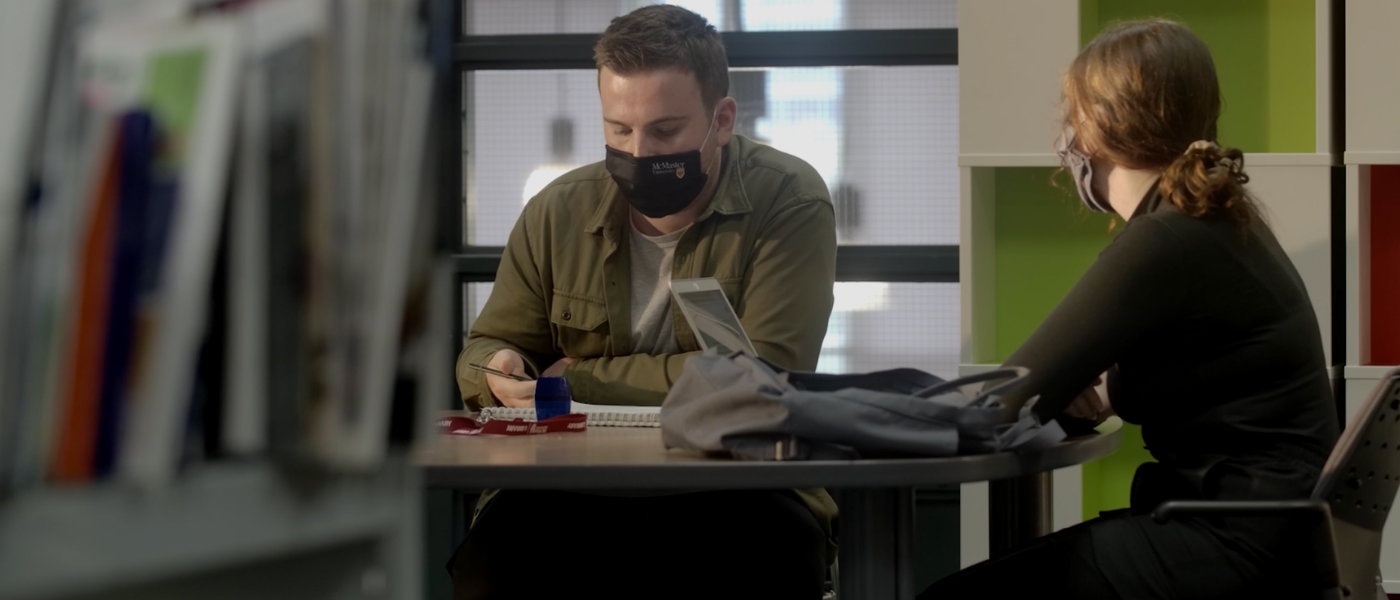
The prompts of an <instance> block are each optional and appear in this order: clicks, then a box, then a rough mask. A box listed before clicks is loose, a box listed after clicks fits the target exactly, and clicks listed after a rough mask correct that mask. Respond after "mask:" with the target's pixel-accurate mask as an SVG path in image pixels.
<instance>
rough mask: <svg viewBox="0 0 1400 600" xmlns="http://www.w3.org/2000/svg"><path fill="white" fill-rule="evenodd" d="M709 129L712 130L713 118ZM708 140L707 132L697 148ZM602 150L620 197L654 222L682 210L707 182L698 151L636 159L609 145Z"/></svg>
mask: <svg viewBox="0 0 1400 600" xmlns="http://www.w3.org/2000/svg"><path fill="white" fill-rule="evenodd" d="M710 126H711V127H710V129H711V130H713V129H714V120H713V118H712V119H711V121H710ZM709 141H710V131H706V132H705V141H703V142H700V148H701V149H703V148H704V147H705V144H706V142H709ZM605 148H607V152H608V157H607V160H606V161H605V162H604V165H605V166H606V167H607V169H608V173H610V174H611V175H612V178H613V181H614V182H616V183H617V188H618V190H619V191H621V192H622V197H624V198H626V199H627V202H628V203H630V204H631V205H632V207H633V208H635V209H637V212H639V213H642V214H643V215H646V216H648V217H651V218H653V219H659V218H661V217H666V216H670V215H674V214H676V213H678V212H680V211H683V210H685V208H686V207H687V206H690V203H691V202H694V201H695V198H696V196H699V195H700V191H701V190H703V189H705V182H707V181H709V180H710V177H709V175H707V174H706V173H705V172H704V170H702V165H701V164H700V150H691V151H689V152H677V153H675V154H663V155H660V156H647V157H645V158H637V157H635V156H632V155H631V154H629V153H627V152H623V151H621V150H617V149H615V148H613V147H611V146H605Z"/></svg>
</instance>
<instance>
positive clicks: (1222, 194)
mask: <svg viewBox="0 0 1400 600" xmlns="http://www.w3.org/2000/svg"><path fill="white" fill-rule="evenodd" d="M1063 93H1064V95H1063V101H1062V106H1061V108H1062V115H1061V116H1062V118H1063V119H1064V125H1068V126H1073V127H1074V130H1075V139H1076V145H1079V150H1080V151H1082V152H1084V153H1085V154H1088V155H1090V156H1094V157H1097V158H1100V159H1103V160H1107V161H1109V162H1111V163H1113V164H1115V165H1121V166H1124V167H1127V168H1130V169H1157V170H1161V171H1162V179H1161V183H1160V184H1159V189H1160V191H1161V193H1162V195H1163V197H1164V198H1165V199H1166V200H1168V201H1170V202H1171V203H1173V204H1175V205H1176V206H1177V207H1178V208H1180V209H1181V210H1182V212H1183V213H1185V214H1187V215H1190V216H1193V217H1202V216H1206V215H1212V214H1222V215H1228V216H1230V217H1232V218H1235V219H1237V220H1239V221H1240V222H1241V223H1248V222H1249V220H1250V219H1251V218H1252V217H1254V216H1255V214H1256V210H1255V207H1254V202H1253V200H1252V199H1251V198H1250V197H1249V195H1248V193H1246V192H1245V189H1244V184H1245V183H1248V182H1249V176H1248V175H1245V173H1244V153H1243V152H1241V151H1240V150H1239V149H1238V148H1221V147H1219V146H1218V145H1217V144H1216V143H1215V141H1216V121H1217V120H1218V119H1219V118H1220V106H1221V99H1220V83H1219V81H1218V80H1217V79H1216V75H1215V62H1214V61H1213V60H1212V59H1211V56H1210V49H1209V48H1207V47H1206V44H1205V42H1203V41H1201V39H1200V38H1199V37H1196V34H1195V33H1192V32H1191V30H1190V29H1187V28H1186V26H1185V25H1182V24H1180V23H1177V22H1175V21H1169V20H1166V19H1148V20H1140V21H1128V22H1124V23H1119V24H1117V25H1115V26H1113V27H1110V28H1109V29H1107V30H1106V31H1104V32H1103V33H1100V34H1099V35H1098V37H1095V38H1094V41H1092V42H1090V43H1089V45H1088V46H1086V47H1085V48H1084V51H1083V52H1081V53H1080V54H1079V56H1078V57H1077V58H1075V59H1074V63H1072V64H1071V65H1070V67H1069V70H1068V71H1067V72H1066V73H1065V76H1064V80H1063ZM1202 140H1204V141H1205V142H1208V143H1205V144H1196V143H1195V142H1197V141H1202Z"/></svg>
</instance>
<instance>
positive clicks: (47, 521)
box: [0, 457, 422, 600]
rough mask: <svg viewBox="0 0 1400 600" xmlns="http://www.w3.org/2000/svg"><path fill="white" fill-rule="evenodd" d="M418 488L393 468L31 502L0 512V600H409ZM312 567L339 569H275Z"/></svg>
mask: <svg viewBox="0 0 1400 600" xmlns="http://www.w3.org/2000/svg"><path fill="white" fill-rule="evenodd" d="M420 487H421V484H420V482H419V477H418V474H417V471H416V470H414V469H411V468H409V465H408V463H407V460H406V458H404V457H395V458H393V459H391V460H389V461H387V462H386V463H385V464H384V466H383V467H382V468H380V469H377V470H375V471H373V472H366V473H362V474H354V475H348V474H345V475H331V474H328V473H324V472H319V471H307V470H305V469H301V470H298V469H295V468H291V467H286V466H279V465H277V464H275V463H272V462H270V461H250V462H228V463H213V464H209V465H204V466H201V467H200V468H198V469H196V470H195V471H194V472H192V473H189V474H187V476H185V477H182V478H181V480H180V481H178V482H177V483H176V484H174V485H172V486H171V487H169V488H167V489H159V490H139V489H133V488H126V487H123V486H119V485H99V486H91V487H86V486H85V487H72V488H62V487H55V488H45V489H41V490H36V491H33V492H29V493H26V494H23V495H21V496H19V497H17V498H15V499H13V500H12V501H10V502H7V503H4V504H0V598H8V599H12V600H21V599H30V598H32V599H40V598H71V597H84V596H87V595H95V594H98V593H101V594H103V595H107V594H119V595H130V596H132V597H140V596H147V597H157V596H162V595H165V594H164V591H166V590H180V591H182V592H186V593H198V594H199V597H238V596H240V595H242V596H243V597H253V596H254V595H255V594H254V593H255V592H256V596H257V597H262V598H278V597H281V598H296V597H302V596H301V595H300V594H301V593H302V591H304V590H306V589H307V588H308V587H309V586H310V587H322V586H324V587H325V588H328V589H329V588H335V587H336V586H333V585H331V584H332V583H333V582H336V581H340V580H346V581H358V582H359V583H360V584H359V585H348V586H339V590H338V591H337V592H336V593H334V594H329V595H327V594H326V592H325V591H322V592H320V593H319V594H317V595H316V596H315V597H324V598H332V597H334V598H346V599H349V598H415V597H420V596H421V594H420V593H419V591H418V586H419V582H420V579H419V578H420V576H421V574H422V571H421V567H420V565H419V562H420V561H419V560H418V556H419V553H420V548H419V546H420V543H419V537H418V536H419V527H420V526H421V522H420V519H421V517H420V516H419V514H418V511H419V510H420V505H421V501H420ZM320 556H334V557H336V558H337V561H339V562H341V563H342V565H343V566H341V567H339V568H330V567H323V568H321V569H316V570H311V571H307V572H305V573H297V572H288V569H285V568H284V566H285V565H284V562H285V561H298V562H311V561H314V560H315V559H316V558H318V557H320ZM269 559H276V560H269ZM233 569H240V570H241V572H240V573H239V577H236V578H231V579H232V580H228V579H230V578H223V580H221V578H220V577H219V575H220V574H221V573H224V572H228V571H230V570H233Z"/></svg>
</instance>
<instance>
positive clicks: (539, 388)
mask: <svg viewBox="0 0 1400 600" xmlns="http://www.w3.org/2000/svg"><path fill="white" fill-rule="evenodd" d="M572 401H573V398H572V396H570V394H569V382H568V380H566V379H564V378H563V377H541V378H539V380H537V381H536V382H535V420H536V421H543V420H545V419H552V418H554V417H557V416H560V415H567V414H569V410H570V408H571V406H570V405H571V403H572Z"/></svg>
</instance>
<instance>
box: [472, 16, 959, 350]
mask: <svg viewBox="0 0 1400 600" xmlns="http://www.w3.org/2000/svg"><path fill="white" fill-rule="evenodd" d="M648 3H650V2H646V1H643V0H567V1H560V2H556V1H554V0H469V1H467V2H466V3H465V6H464V31H465V32H466V33H467V35H470V36H483V35H486V36H512V35H520V34H530V35H539V34H564V35H563V36H562V37H561V38H559V39H574V40H575V41H577V42H578V43H576V44H574V46H572V50H569V52H572V53H573V54H571V55H569V56H560V57H559V58H558V60H553V61H544V62H541V63H539V64H538V65H528V64H526V65H523V66H521V67H520V68H515V67H508V68H504V69H501V68H500V67H499V66H497V67H493V68H492V69H491V70H476V71H465V72H464V73H463V85H462V90H461V92H462V97H461V99H462V105H463V116H464V124H463V125H464V127H463V132H464V134H463V138H462V149H463V160H462V168H463V177H462V188H463V204H462V211H463V212H462V215H463V231H462V233H463V237H462V242H463V245H464V246H465V247H467V248H468V249H469V251H471V252H473V253H477V254H481V253H490V252H492V251H497V252H498V248H499V247H500V246H504V245H505V243H506V240H507V238H508V236H509V234H510V231H511V229H512V228H513V227H514V225H515V221H516V219H517V218H518V217H519V214H520V211H521V209H522V208H523V206H524V203H525V202H526V201H528V200H529V198H531V197H532V196H533V195H534V193H535V192H537V191H538V190H539V189H541V188H543V187H544V186H545V185H547V184H548V183H549V182H550V181H552V180H553V179H554V178H555V177H557V176H559V175H561V174H563V173H564V172H567V171H568V170H569V169H572V168H576V167H579V166H582V165H585V164H589V163H592V162H596V161H599V160H601V159H602V157H603V131H602V123H601V107H600V106H599V102H598V95H597V91H596V90H597V81H596V72H595V71H594V70H592V69H591V68H586V67H587V66H588V65H591V55H588V54H587V49H588V47H589V45H590V44H591V41H590V40H591V39H592V38H591V36H579V37H577V38H568V35H567V34H597V33H599V32H601V31H602V30H603V29H604V28H605V27H606V26H607V24H608V22H609V21H610V20H611V19H612V18H613V17H614V16H616V15H618V14H622V13H625V12H628V11H630V10H632V9H634V8H636V7H638V6H641V5H643V4H648ZM673 3H675V4H680V5H683V6H686V7H687V8H690V9H691V10H695V11H696V12H699V13H700V14H702V15H705V16H706V17H707V18H709V19H710V21H711V22H712V23H715V24H716V25H718V26H720V28H721V29H722V30H724V31H742V32H787V31H816V32H830V33H831V36H832V37H830V38H822V40H821V41H820V42H819V43H821V44H823V45H824V48H825V49H826V50H827V51H828V52H830V51H831V47H832V46H833V45H834V46H835V47H836V54H839V53H840V52H842V51H845V50H846V49H849V50H850V51H852V52H855V51H857V50H859V51H862V52H867V53H868V52H870V48H869V46H870V44H869V43H868V40H869V38H862V40H863V41H862V42H861V43H859V44H857V43H854V42H853V40H855V38H851V37H842V36H843V35H847V34H850V33H853V32H851V31H849V30H879V29H886V30H893V29H906V30H909V29H930V30H931V29H948V28H954V27H956V25H957V23H956V19H957V5H956V2H952V1H931V2H904V1H901V0H880V1H868V0H859V1H856V0H807V1H797V0H768V1H758V0H687V1H678V2H673ZM726 11H728V12H726ZM911 34H916V35H919V36H922V35H924V32H911ZM729 35H730V34H726V36H729ZM745 35H749V36H751V37H749V38H744V41H745V42H746V43H747V44H749V46H748V49H747V50H745V52H748V53H749V54H747V55H745V56H744V57H743V58H742V59H741V60H738V61H736V60H735V57H736V52H735V44H733V43H730V48H731V63H735V62H743V63H744V64H748V65H756V66H746V67H743V68H735V69H733V70H731V75H730V78H731V84H730V87H731V92H730V95H731V96H733V97H734V98H735V99H736V100H737V101H738V103H739V124H738V126H737V127H736V130H737V132H738V133H740V134H742V135H746V136H748V137H751V138H754V139H756V140H759V141H761V142H764V143H768V144H771V145H773V146H774V147H776V148H778V149H780V150H783V151H786V152H788V153H790V154H794V155H796V156H798V157H801V158H803V159H804V160H806V161H807V162H808V163H810V164H811V165H812V166H813V167H815V168H816V169H817V170H818V172H820V173H821V174H822V177H823V178H824V179H825V180H826V182H827V184H828V186H829V187H830V188H831V190H832V196H833V200H834V201H835V203H836V207H837V228H838V239H839V241H840V243H841V244H842V245H843V250H842V251H841V252H842V254H841V255H840V256H839V257H838V260H839V261H841V262H840V265H839V266H838V271H839V272H841V273H843V274H839V275H838V279H846V280H845V281H840V282H839V283H838V284H837V286H836V288H835V290H834V294H835V296H836V306H835V309H834V310H833V312H832V317H831V321H830V323H829V326H828V329H827V337H826V340H825V342H824V343H823V348H822V354H821V358H820V364H819V366H818V369H819V370H821V371H825V372H860V371H871V370H878V369H886V368H893V367H899V366H910V367H916V368H921V369H924V370H927V371H930V372H932V373H935V374H937V375H940V376H943V377H953V376H955V375H956V371H957V362H958V358H959V349H960V336H959V322H960V321H959V314H960V313H959V292H958V284H957V283H956V273H955V272H953V273H949V272H947V269H946V268H945V269H943V271H942V272H937V270H936V269H935V268H934V267H933V266H932V265H931V264H923V263H921V262H920V261H917V260H913V261H904V262H905V263H908V264H907V265H905V268H906V270H907V271H908V272H907V273H905V276H904V277H903V278H901V279H900V281H899V282H886V281H866V279H870V277H868V276H864V274H863V272H862V271H861V269H862V268H863V267H862V266H861V265H870V264H872V261H871V260H870V259H869V258H870V257H871V256H873V257H875V259H876V261H875V262H877V263H878V262H879V261H878V259H879V257H880V256H882V255H881V254H880V250H879V247H885V248H891V249H893V248H892V247H901V248H909V247H917V248H952V250H953V251H954V252H955V249H956V246H957V244H958V241H959V240H958V230H959V221H958V202H959V200H958V194H959V192H958V177H959V175H958V168H957V143H958V142H957V140H958V131H957V119H958V107H957V98H958V87H957V86H958V81H957V66H956V65H955V64H947V62H946V61H945V62H941V63H940V62H938V61H926V62H924V63H922V64H920V61H918V60H913V61H910V60H909V59H908V58H907V57H899V58H891V59H890V60H888V61H887V62H885V61H884V59H882V58H880V57H878V56H876V57H875V58H874V59H873V60H872V59H868V58H862V59H860V61H858V62H854V63H850V62H837V63H836V64H841V65H843V66H820V65H812V66H807V65H803V66H786V65H785V64H784V63H783V62H782V61H781V60H777V61H772V62H768V63H767V64H763V63H764V62H765V58H764V56H763V48H764V42H765V38H763V37H762V36H763V35H764V34H763V33H746V34H745ZM770 35H771V34H770ZM823 35H825V34H823ZM927 35H929V36H932V35H933V33H928V34H927ZM881 37H893V36H889V35H884V34H882V35H881ZM468 39H471V38H468ZM509 39H510V38H508V37H501V38H492V41H493V42H496V43H500V42H501V40H507V42H508V40H509ZM726 39H727V41H730V40H731V39H734V38H728V37H727V38H726ZM538 41H539V39H538V38H532V40H531V42H532V43H536V44H537V43H538ZM522 43H523V42H522ZM858 46H859V47H858ZM754 48H758V49H757V50H754ZM876 52H877V53H878V49H877V50H876ZM898 53H899V51H898V50H894V49H892V50H891V56H894V55H896V54H898ZM506 56H509V54H508V53H507V54H506ZM864 56H867V57H868V54H867V55H864ZM560 62H568V63H569V64H570V65H571V66H572V67H574V68H569V69H560V68H557V63H560ZM541 66H544V67H549V68H540V67H541ZM497 69H500V70H497ZM848 250H849V251H851V252H847V251H848ZM856 250H862V251H867V252H864V253H863V255H867V258H866V260H863V261H847V260H845V259H847V258H851V257H853V256H854V255H855V254H857V253H856V252H854V251H856ZM872 250H873V254H872V253H871V252H868V251H872ZM952 262H953V264H956V260H954V261H952ZM849 265H854V266H851V267H850V268H843V267H846V266H849ZM479 268H480V267H479ZM852 269H854V272H853V271H852ZM490 273H494V270H492V271H490ZM490 273H487V272H485V271H483V272H482V273H477V274H476V278H475V279H473V281H476V282H475V283H468V284H466V285H465V286H464V289H463V308H464V314H463V325H464V332H465V331H466V329H465V328H466V327H470V323H471V321H472V319H474V318H475V316H476V314H477V313H478V312H479V311H480V309H481V307H482V306H483V305H484V304H485V301H486V298H487V297H488V296H489V294H490V290H491V284H490V283H489V282H481V281H483V280H484V279H489V275H490ZM950 275H951V276H950ZM852 279H854V280H852ZM939 282H941V283H939Z"/></svg>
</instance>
